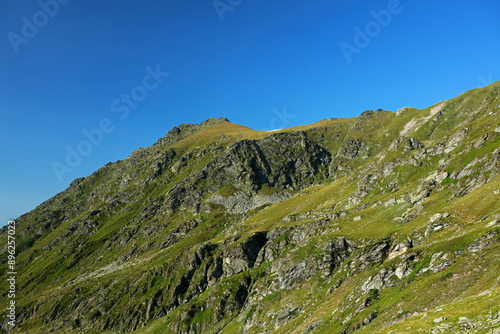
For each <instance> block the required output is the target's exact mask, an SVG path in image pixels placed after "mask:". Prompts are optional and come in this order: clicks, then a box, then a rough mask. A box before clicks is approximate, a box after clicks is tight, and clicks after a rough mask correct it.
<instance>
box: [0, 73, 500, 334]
mask: <svg viewBox="0 0 500 334" xmlns="http://www.w3.org/2000/svg"><path fill="white" fill-rule="evenodd" d="M499 111H500V82H497V83H494V84H492V85H490V86H488V87H486V88H483V89H476V90H472V91H469V92H467V93H465V94H463V95H461V96H459V97H457V98H454V99H451V100H447V101H443V102H441V103H439V104H437V105H435V106H431V107H429V108H426V109H423V110H417V109H413V108H404V109H401V110H399V111H398V112H396V113H392V112H390V111H384V110H375V111H372V110H368V111H365V112H363V113H362V114H361V115H360V116H359V117H356V118H352V119H328V120H323V121H320V122H317V123H315V124H311V125H307V126H300V127H296V128H290V129H285V130H281V131H277V132H262V131H254V130H251V129H248V128H246V127H243V126H240V125H236V124H232V123H230V122H229V121H228V120H226V119H223V118H221V119H209V120H207V121H205V122H203V123H201V124H199V125H192V124H183V125H180V126H178V127H175V128H173V129H172V130H170V131H169V132H168V133H167V134H166V136H165V137H164V138H162V139H160V140H158V142H156V143H155V144H154V145H152V146H151V147H148V148H142V149H139V150H137V151H136V152H134V153H133V154H132V155H131V156H130V157H129V158H127V159H125V160H123V161H117V162H114V163H109V164H107V165H105V166H104V167H102V168H101V169H99V170H98V171H96V172H95V173H93V174H92V175H90V176H88V177H86V178H81V179H77V180H75V181H73V182H72V183H71V185H70V187H69V188H68V189H67V190H65V191H63V192H61V193H60V194H58V195H56V196H55V197H53V198H51V199H49V200H48V201H46V202H45V203H43V204H41V205H40V206H39V207H37V208H36V209H35V210H33V211H31V212H29V213H27V214H25V215H23V216H21V217H19V218H18V219H17V220H16V242H17V247H16V253H17V255H16V262H17V268H16V269H17V277H16V285H17V286H16V305H17V326H16V327H15V328H12V327H11V326H9V324H8V322H7V320H8V318H7V313H8V311H7V310H6V308H7V305H8V303H9V299H8V298H7V295H8V290H9V284H8V282H7V278H8V276H9V275H8V272H9V269H8V247H7V242H8V241H7V238H8V233H7V227H5V228H3V229H2V230H1V234H0V249H1V251H0V277H1V281H0V293H1V296H2V298H1V301H0V317H1V319H2V321H3V323H2V329H1V330H2V331H4V332H6V331H11V330H12V332H13V333H48V332H53V333H119V332H131V331H135V332H137V333H306V332H311V333H352V332H356V333H357V332H365V333H411V332H428V333H445V332H449V333H469V332H472V331H476V332H477V333H491V332H493V333H500V306H499V305H500V242H499V241H500V121H499V115H498V113H499Z"/></svg>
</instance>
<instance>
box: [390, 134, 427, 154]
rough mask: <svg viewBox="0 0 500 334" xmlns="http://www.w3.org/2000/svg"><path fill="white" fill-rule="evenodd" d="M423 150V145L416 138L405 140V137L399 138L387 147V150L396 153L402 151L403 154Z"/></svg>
mask: <svg viewBox="0 0 500 334" xmlns="http://www.w3.org/2000/svg"><path fill="white" fill-rule="evenodd" d="M420 148H424V144H422V143H421V142H420V141H419V140H418V139H416V138H407V137H399V138H398V139H396V140H395V141H393V142H392V143H391V145H390V146H389V150H393V151H397V150H402V151H405V152H408V151H412V150H416V149H420Z"/></svg>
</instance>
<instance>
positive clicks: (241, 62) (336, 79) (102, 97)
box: [0, 0, 500, 225]
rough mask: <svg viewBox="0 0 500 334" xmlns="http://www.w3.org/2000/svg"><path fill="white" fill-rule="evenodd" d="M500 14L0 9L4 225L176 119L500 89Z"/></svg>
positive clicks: (318, 113) (296, 117)
mask: <svg viewBox="0 0 500 334" xmlns="http://www.w3.org/2000/svg"><path fill="white" fill-rule="evenodd" d="M499 14H500V2H499V1H498V0H474V1H472V0H470V1H451V0H443V1H431V0H413V1H411V0H401V1H397V0H391V1H379V0H377V1H347V0H329V1H327V0H315V1H305V0H286V1H285V0H277V1H259V0H257V1H250V0H217V1H213V0H203V1H201V0H192V1H181V0H145V1H139V0H135V1H132V0H106V1H102V0H71V1H69V0H57V1H56V0H41V1H38V2H37V1H25V0H3V1H0V159H1V160H0V225H5V224H6V223H7V221H8V220H9V219H12V218H16V217H18V216H19V215H21V214H22V213H24V212H27V211H29V210H31V209H33V208H34V207H36V206H37V205H38V204H40V203H41V202H43V201H44V200H46V199H48V198H50V197H52V196H53V195H55V194H56V193H58V192H60V191H62V190H64V189H65V188H66V187H67V186H68V185H69V183H70V182H71V181H72V180H73V179H75V178H78V177H82V176H87V175H89V174H91V173H92V172H93V171H95V170H97V169H98V168H100V167H101V166H102V165H104V164H106V163H107V162H110V161H116V160H119V159H124V158H126V157H127V156H128V155H130V154H131V153H132V152H133V151H134V150H135V149H137V148H139V147H144V146H149V145H151V144H153V143H154V142H155V141H156V140H157V139H158V138H160V137H163V136H164V135H165V133H166V132H167V131H168V130H169V129H171V128H172V127H173V126H175V125H178V124H180V123H200V122H202V121H203V120H205V119H206V118H209V117H227V118H228V119H229V120H230V121H231V122H233V123H238V124H242V125H246V126H248V127H251V128H253V129H258V130H263V129H273V128H285V127H291V126H295V125H299V124H308V123H313V122H316V121H318V120H320V119H324V118H331V117H353V116H357V115H359V114H360V113H361V112H363V111H364V110H366V109H377V108H383V109H388V110H392V111H396V110H397V109H398V108H400V107H404V106H412V107H416V108H425V107H427V106H430V105H432V104H435V103H437V102H439V101H441V100H445V99H448V98H452V97H455V96H457V95H459V94H461V93H463V92H464V91H467V90H469V89H473V88H477V87H481V86H484V85H487V84H488V83H490V82H492V81H496V80H500V77H499V76H500V73H499V72H500V71H499V64H500V62H499V59H500V20H499V19H498V17H499ZM87 137H90V139H88V138H87ZM68 152H72V153H68ZM68 155H69V158H68Z"/></svg>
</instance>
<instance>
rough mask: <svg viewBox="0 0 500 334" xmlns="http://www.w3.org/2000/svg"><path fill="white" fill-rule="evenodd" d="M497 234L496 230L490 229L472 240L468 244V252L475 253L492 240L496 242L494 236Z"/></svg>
mask: <svg viewBox="0 0 500 334" xmlns="http://www.w3.org/2000/svg"><path fill="white" fill-rule="evenodd" d="M497 234H498V232H496V231H491V232H488V233H486V234H485V235H483V236H482V237H480V238H479V239H477V240H476V241H474V242H473V243H472V244H471V245H470V246H469V252H472V253H475V252H479V251H481V250H482V249H483V248H485V247H486V246H488V245H491V244H492V243H494V242H497V241H498V240H495V239H494V237H495V236H496V235H497Z"/></svg>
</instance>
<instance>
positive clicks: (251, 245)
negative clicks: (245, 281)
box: [222, 232, 267, 276]
mask: <svg viewBox="0 0 500 334" xmlns="http://www.w3.org/2000/svg"><path fill="white" fill-rule="evenodd" d="M266 242H267V238H266V233H263V232H259V233H255V234H253V235H252V236H250V237H249V238H248V239H246V240H245V241H243V242H241V243H239V244H237V245H236V246H233V247H231V248H229V249H226V250H224V251H223V253H222V259H223V260H222V271H223V273H224V275H225V276H232V275H234V274H238V273H241V272H243V271H245V270H247V269H249V268H251V267H253V265H254V263H255V260H256V259H257V255H258V254H259V251H260V250H261V248H262V247H263V246H264V245H265V244H266Z"/></svg>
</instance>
